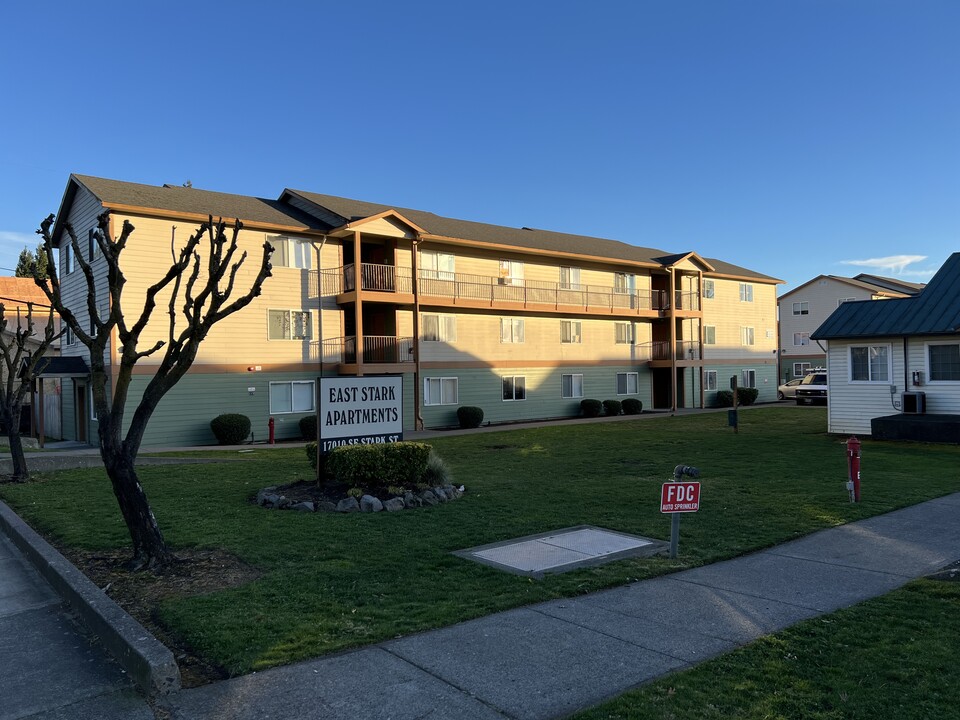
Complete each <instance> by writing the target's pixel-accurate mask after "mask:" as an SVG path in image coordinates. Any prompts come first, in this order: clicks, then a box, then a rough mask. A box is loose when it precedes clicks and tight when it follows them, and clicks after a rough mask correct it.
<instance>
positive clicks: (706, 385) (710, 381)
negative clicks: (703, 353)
mask: <svg viewBox="0 0 960 720" xmlns="http://www.w3.org/2000/svg"><path fill="white" fill-rule="evenodd" d="M703 389H704V390H706V391H707V392H709V391H711V390H716V389H717V371H716V370H707V371H706V372H705V373H704V374H703Z"/></svg>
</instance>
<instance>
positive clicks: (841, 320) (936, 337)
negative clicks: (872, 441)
mask: <svg viewBox="0 0 960 720" xmlns="http://www.w3.org/2000/svg"><path fill="white" fill-rule="evenodd" d="M810 337H811V339H812V340H815V341H817V340H819V341H820V342H825V343H826V347H827V384H828V393H829V406H828V407H829V409H828V418H829V422H828V428H827V429H828V431H829V432H832V433H856V434H858V435H859V434H865V435H869V434H870V433H871V427H870V421H871V420H872V419H873V418H876V417H882V416H884V415H891V414H893V413H897V412H900V411H904V410H905V411H908V412H909V411H925V412H926V413H928V414H939V415H960V253H954V254H953V255H951V256H950V257H949V258H948V259H947V261H946V262H945V263H944V265H943V267H941V268H940V270H938V271H937V274H936V275H934V277H933V279H931V280H930V282H929V283H928V284H927V285H926V286H925V287H924V288H923V290H922V291H920V292H919V293H918V294H917V295H915V296H913V297H907V298H900V299H895V300H885V301H883V302H880V301H877V300H867V301H863V302H849V303H841V305H840V306H839V307H838V308H837V309H836V310H834V312H833V313H832V314H831V315H830V317H828V318H827V319H826V321H824V323H823V324H822V325H821V326H820V327H819V328H817V329H816V330H815V331H814V332H813V333H812V334H811V336H810ZM904 393H907V395H906V397H904ZM915 393H922V395H921V396H920V397H919V398H918V397H917V395H916V394H915Z"/></svg>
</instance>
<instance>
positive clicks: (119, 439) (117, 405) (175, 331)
mask: <svg viewBox="0 0 960 720" xmlns="http://www.w3.org/2000/svg"><path fill="white" fill-rule="evenodd" d="M52 225H53V215H51V216H49V217H48V218H47V219H46V220H44V221H43V223H41V225H40V229H39V230H38V231H37V232H38V233H39V234H40V235H41V236H42V237H43V244H44V250H45V252H46V255H47V260H48V266H49V271H48V272H49V280H48V281H46V282H45V281H44V280H42V279H41V278H39V277H35V278H34V280H35V281H36V283H37V285H39V286H40V287H41V288H43V290H44V292H45V293H46V295H47V297H48V298H49V299H50V304H51V305H53V307H54V308H55V309H56V310H57V312H59V313H60V317H61V318H62V321H63V322H64V323H65V324H66V325H68V326H69V327H70V329H71V330H72V331H73V333H74V335H75V336H76V338H77V340H78V341H79V342H80V343H82V344H83V345H85V346H86V347H87V349H88V350H89V353H90V385H91V390H92V393H93V408H94V411H95V413H96V416H97V422H98V424H99V428H98V429H99V437H100V456H101V457H102V458H103V464H104V467H105V469H106V471H107V476H108V477H109V478H110V482H111V483H112V485H113V492H114V495H116V497H117V502H118V503H119V504H120V512H121V513H122V514H123V519H124V522H125V523H126V525H127V529H128V530H129V531H130V539H131V540H132V542H133V554H134V556H133V561H132V567H134V568H137V569H139V568H146V567H156V566H163V565H167V564H169V563H170V562H171V561H172V559H173V557H172V555H171V553H170V551H169V550H168V549H167V545H166V542H165V541H164V539H163V535H162V533H161V532H160V528H159V526H158V525H157V520H156V518H155V517H154V515H153V511H152V510H151V509H150V503H149V502H148V501H147V496H146V494H145V493H144V491H143V487H142V486H141V485H140V481H139V479H138V478H137V471H136V468H135V462H136V459H137V453H138V452H139V450H140V444H141V442H142V441H143V433H144V431H145V430H146V428H147V423H148V422H149V420H150V417H151V416H152V415H153V412H154V410H156V408H157V405H158V404H159V402H160V400H161V399H162V398H163V396H164V395H165V394H166V393H167V392H168V391H169V390H170V389H171V388H172V387H173V386H174V385H176V384H177V382H179V380H180V379H181V378H182V377H183V376H184V374H185V373H186V372H187V370H189V369H190V366H191V365H192V364H193V361H194V360H195V359H196V357H197V349H198V348H199V346H200V343H201V342H202V341H203V339H204V338H205V337H206V336H207V333H209V332H210V329H211V328H212V327H213V326H214V325H215V324H216V323H218V322H220V321H221V320H223V319H224V318H225V317H227V316H229V315H232V314H233V313H235V312H237V311H238V310H241V309H243V308H244V307H246V306H247V305H249V304H250V301H251V300H253V298H255V297H257V296H258V295H259V294H260V291H261V288H262V287H263V283H264V282H265V281H266V279H267V278H268V277H270V275H271V272H270V255H271V254H272V253H273V246H271V245H270V244H269V243H266V242H265V243H264V244H263V256H262V259H261V262H260V269H259V271H258V272H257V276H256V278H255V279H254V280H253V282H252V283H251V285H250V287H249V289H247V291H246V292H245V293H244V294H242V295H240V296H238V297H236V298H235V299H233V300H231V296H232V295H233V293H234V290H235V287H234V286H235V282H236V279H237V273H238V271H239V270H240V268H241V266H242V265H243V263H244V261H245V260H246V258H247V253H246V252H243V253H242V254H240V257H239V259H236V256H237V251H238V246H237V237H238V235H239V233H240V230H241V228H242V224H241V223H240V221H239V220H237V221H236V223H235V224H234V225H233V227H232V232H231V233H230V235H229V238H228V233H227V230H226V224H225V223H224V222H223V221H222V220H220V221H218V222H216V223H215V222H214V221H213V217H210V218H209V220H208V222H205V223H203V224H202V225H201V226H200V228H199V230H198V231H197V232H196V233H194V234H193V235H191V236H190V239H189V240H187V242H186V244H185V245H184V246H183V247H182V248H180V250H179V251H178V252H177V254H176V255H175V256H174V260H173V263H172V264H171V265H170V268H169V269H168V270H167V271H166V273H165V274H164V275H163V277H162V278H160V279H159V280H158V281H157V282H156V283H154V284H153V285H151V286H150V287H149V288H147V291H146V296H145V298H144V301H143V307H142V309H140V310H139V312H136V313H135V312H133V311H132V310H131V311H130V312H125V311H124V308H123V305H122V301H123V288H124V284H125V282H126V278H125V277H124V275H123V272H122V271H121V269H120V256H121V254H122V253H123V251H124V249H125V248H126V246H127V241H128V240H129V239H130V235H131V234H132V233H133V231H134V227H133V225H132V224H130V222H129V221H128V220H124V222H123V228H122V229H121V231H120V235H119V237H117V238H116V239H113V238H112V237H111V234H110V220H109V212H104V213H102V214H101V215H100V216H99V217H98V219H97V225H98V229H97V231H96V232H95V233H94V237H95V239H96V242H97V245H98V247H99V248H100V252H101V253H102V254H103V257H104V258H105V259H106V262H107V291H108V293H109V310H108V311H107V314H106V317H99V316H98V314H97V291H98V288H97V285H96V282H95V281H94V273H93V270H92V269H91V267H90V264H89V262H88V261H86V260H85V259H84V258H83V253H82V252H81V247H80V243H79V242H78V240H77V235H76V233H75V232H74V229H73V227H72V226H71V225H70V223H64V224H63V229H64V231H65V232H66V233H67V235H68V236H69V238H70V244H71V247H72V249H73V254H74V257H75V258H76V263H77V265H78V266H79V267H80V270H81V271H82V273H83V277H84V279H85V281H86V290H87V312H88V314H89V316H90V318H91V325H90V326H89V327H83V326H82V325H81V324H80V323H79V322H78V321H77V316H76V315H75V314H74V308H71V307H68V306H66V305H65V304H64V301H63V298H62V296H61V285H60V279H59V277H58V275H57V271H56V264H55V263H54V261H53V238H52V237H51V235H50V231H51V227H52ZM204 238H206V241H205V240H204ZM201 245H202V246H203V248H202V247H201ZM204 248H205V251H206V254H207V257H206V259H205V260H202V259H201V255H200V251H201V250H202V249H204ZM166 293H169V299H168V300H167V302H166V305H167V315H168V317H167V319H166V320H165V321H164V320H161V319H160V318H157V320H156V321H154V323H153V325H152V327H156V325H157V324H158V323H161V322H165V323H166V329H165V333H166V338H167V339H166V340H159V341H157V342H155V343H154V344H153V345H152V346H151V347H149V348H146V349H140V346H139V344H140V337H141V335H142V334H143V332H144V330H145V329H146V327H147V325H148V323H149V322H150V320H151V316H152V315H153V312H154V310H155V308H156V306H157V302H158V296H165V295H166ZM129 320H132V321H133V322H132V323H131V322H129ZM114 328H116V330H117V338H118V340H119V344H120V345H121V346H122V352H121V355H120V366H119V368H117V370H116V372H115V373H114V374H113V376H112V377H110V378H108V377H107V368H106V366H105V362H104V351H105V350H106V347H107V342H108V340H109V339H110V337H111V335H112V332H113V330H114ZM161 351H162V353H161ZM153 356H156V360H158V362H157V361H155V365H152V366H151V367H155V368H156V369H155V371H154V374H153V377H152V378H151V379H150V381H149V382H148V383H147V386H146V388H145V389H144V391H143V395H142V396H141V397H140V400H139V403H138V404H137V406H136V408H135V409H134V410H133V417H132V418H131V420H130V424H129V427H128V428H127V431H126V434H124V433H123V423H124V414H125V411H126V409H127V399H128V393H129V390H130V381H131V379H132V376H133V368H134V366H135V365H136V364H137V363H138V362H139V361H140V360H143V359H144V358H148V357H153Z"/></svg>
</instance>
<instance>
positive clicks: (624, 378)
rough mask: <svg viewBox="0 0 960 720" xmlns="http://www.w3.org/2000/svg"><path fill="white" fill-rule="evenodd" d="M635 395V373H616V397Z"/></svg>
mask: <svg viewBox="0 0 960 720" xmlns="http://www.w3.org/2000/svg"><path fill="white" fill-rule="evenodd" d="M636 394H637V373H635V372H627V373H617V395H636Z"/></svg>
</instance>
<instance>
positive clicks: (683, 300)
mask: <svg viewBox="0 0 960 720" xmlns="http://www.w3.org/2000/svg"><path fill="white" fill-rule="evenodd" d="M674 295H675V300H674V302H675V305H674V306H675V307H676V309H677V310H690V311H693V312H699V311H700V293H698V292H696V291H690V292H687V291H682V290H677V291H676V292H675V293H674Z"/></svg>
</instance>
